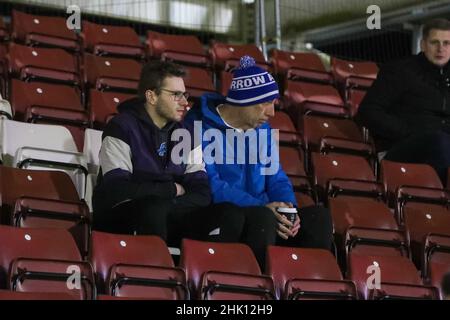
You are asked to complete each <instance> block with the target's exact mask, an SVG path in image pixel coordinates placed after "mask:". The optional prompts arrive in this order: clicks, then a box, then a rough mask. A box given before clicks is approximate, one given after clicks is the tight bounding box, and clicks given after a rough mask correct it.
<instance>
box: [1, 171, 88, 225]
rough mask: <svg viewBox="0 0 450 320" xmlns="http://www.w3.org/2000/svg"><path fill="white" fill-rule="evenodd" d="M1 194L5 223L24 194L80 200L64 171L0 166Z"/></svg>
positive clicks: (73, 200)
mask: <svg viewBox="0 0 450 320" xmlns="http://www.w3.org/2000/svg"><path fill="white" fill-rule="evenodd" d="M0 194H1V199H2V203H1V211H2V221H3V223H6V224H10V223H11V221H10V219H9V218H10V217H11V216H12V211H13V209H14V206H15V203H16V201H17V199H19V198H20V197H23V196H27V197H34V198H43V199H50V200H63V201H71V202H78V201H80V198H79V197H78V192H77V190H76V188H75V186H74V184H73V182H72V180H71V178H70V177H69V175H67V174H66V173H64V172H59V171H44V170H42V171H41V170H39V171H38V170H26V169H17V168H11V167H5V166H0Z"/></svg>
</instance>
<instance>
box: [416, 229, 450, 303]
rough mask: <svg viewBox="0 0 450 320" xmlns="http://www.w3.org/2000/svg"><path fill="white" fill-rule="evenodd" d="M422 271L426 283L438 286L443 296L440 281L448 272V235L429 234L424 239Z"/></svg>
mask: <svg viewBox="0 0 450 320" xmlns="http://www.w3.org/2000/svg"><path fill="white" fill-rule="evenodd" d="M422 272H423V276H424V279H425V281H426V283H428V284H430V285H432V286H434V287H437V288H439V291H440V295H441V298H442V299H443V298H444V294H443V292H442V287H441V281H442V278H443V277H444V275H445V274H447V273H449V272H450V237H449V236H448V235H439V234H429V235H428V236H427V237H426V239H425V245H424V256H423V267H422Z"/></svg>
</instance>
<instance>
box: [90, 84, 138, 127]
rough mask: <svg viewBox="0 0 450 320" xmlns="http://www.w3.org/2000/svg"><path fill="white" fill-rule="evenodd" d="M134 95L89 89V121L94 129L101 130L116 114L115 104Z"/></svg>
mask: <svg viewBox="0 0 450 320" xmlns="http://www.w3.org/2000/svg"><path fill="white" fill-rule="evenodd" d="M133 97H134V95H132V94H128V93H122V92H106V91H105V92H103V91H98V90H95V89H90V90H89V105H88V109H89V114H90V121H91V123H92V124H93V126H94V128H95V129H99V130H102V129H104V127H105V126H106V124H107V123H108V122H109V120H111V118H112V117H113V116H114V115H116V114H117V106H118V105H119V104H120V103H121V102H123V101H125V100H128V99H130V98H133Z"/></svg>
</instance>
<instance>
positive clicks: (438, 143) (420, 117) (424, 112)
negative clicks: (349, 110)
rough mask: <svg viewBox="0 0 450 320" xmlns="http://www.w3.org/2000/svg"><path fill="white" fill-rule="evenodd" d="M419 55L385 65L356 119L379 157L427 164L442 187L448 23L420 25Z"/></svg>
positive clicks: (448, 161) (447, 129)
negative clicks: (375, 145)
mask: <svg viewBox="0 0 450 320" xmlns="http://www.w3.org/2000/svg"><path fill="white" fill-rule="evenodd" d="M420 44H421V49H422V52H421V53H419V54H418V55H415V56H412V57H409V58H407V59H404V60H401V61H396V62H394V63H389V64H386V65H385V66H383V67H382V68H381V69H380V72H379V74H378V77H377V79H376V81H375V82H374V84H373V86H372V87H371V88H370V90H369V91H368V93H367V94H366V96H365V97H364V99H363V101H362V103H361V105H360V108H359V110H358V115H357V117H358V118H359V119H360V120H361V122H362V124H363V125H364V126H366V127H367V128H368V129H369V131H370V133H371V134H372V136H373V137H374V138H375V141H376V144H377V148H378V151H379V152H380V153H379V157H380V158H382V157H383V156H384V158H385V159H387V160H391V161H398V162H410V163H426V164H429V165H431V166H432V167H433V168H434V169H435V170H436V171H437V173H438V175H439V177H440V178H441V180H442V182H443V184H444V185H446V183H447V168H448V167H449V166H450V66H449V60H450V21H448V20H445V19H435V20H432V21H430V22H428V23H426V24H425V25H424V26H423V32H422V40H421V43H420Z"/></svg>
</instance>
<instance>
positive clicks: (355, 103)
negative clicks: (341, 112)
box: [346, 89, 367, 117]
mask: <svg viewBox="0 0 450 320" xmlns="http://www.w3.org/2000/svg"><path fill="white" fill-rule="evenodd" d="M366 92H367V91H364V90H358V89H350V90H348V97H347V99H346V104H347V107H348V109H349V110H350V116H352V117H354V116H355V115H356V114H357V113H358V109H359V105H360V104H361V102H362V100H363V99H364V97H365V95H366Z"/></svg>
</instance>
